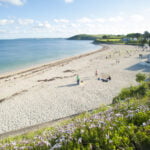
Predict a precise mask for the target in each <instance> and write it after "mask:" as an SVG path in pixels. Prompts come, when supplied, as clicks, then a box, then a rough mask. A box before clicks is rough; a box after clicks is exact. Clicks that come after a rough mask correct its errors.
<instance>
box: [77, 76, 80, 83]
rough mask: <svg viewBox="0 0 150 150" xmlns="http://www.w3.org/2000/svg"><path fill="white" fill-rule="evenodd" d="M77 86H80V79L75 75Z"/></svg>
mask: <svg viewBox="0 0 150 150" xmlns="http://www.w3.org/2000/svg"><path fill="white" fill-rule="evenodd" d="M76 78H77V85H79V84H80V77H79V75H77V77H76Z"/></svg>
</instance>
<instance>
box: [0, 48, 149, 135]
mask: <svg viewBox="0 0 150 150" xmlns="http://www.w3.org/2000/svg"><path fill="white" fill-rule="evenodd" d="M103 46H104V47H103V49H101V50H98V51H94V52H91V53H87V54H83V55H78V56H74V57H70V58H66V59H63V60H59V61H55V62H52V63H50V64H45V65H41V66H38V67H35V68H30V69H27V70H22V71H20V72H14V73H10V74H7V75H3V76H0V133H5V132H8V131H12V130H18V129H21V128H24V127H28V126H31V125H36V124H40V123H44V122H47V121H51V120H55V119H58V118H62V117H66V116H69V115H73V114H76V113H80V112H83V111H87V110H90V109H95V108H98V107H99V106H101V105H103V104H110V103H111V102H112V99H113V97H114V96H116V95H117V94H118V93H119V92H120V90H121V89H122V88H124V87H128V86H131V85H136V84H137V83H136V81H135V75H136V74H137V73H138V72H145V73H149V71H150V67H148V66H147V67H146V66H144V65H141V64H140V61H141V60H139V58H138V56H139V54H143V55H144V56H145V58H146V55H147V54H148V53H149V52H145V51H141V48H137V47H136V46H127V45H103ZM106 56H107V59H106ZM117 61H119V63H116V62H117ZM96 70H98V77H102V76H104V75H105V74H106V75H110V76H111V77H112V80H111V81H109V82H102V81H99V80H97V77H95V71H96ZM77 74H78V75H79V76H80V79H81V80H82V81H83V83H82V84H80V85H79V86H78V85H76V75H77Z"/></svg>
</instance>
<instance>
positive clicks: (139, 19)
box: [130, 14, 144, 22]
mask: <svg viewBox="0 0 150 150" xmlns="http://www.w3.org/2000/svg"><path fill="white" fill-rule="evenodd" d="M130 18H131V20H132V21H135V22H141V21H143V20H144V17H143V16H142V15H138V14H135V15H132V16H131V17H130Z"/></svg>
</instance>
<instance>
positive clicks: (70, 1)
mask: <svg viewBox="0 0 150 150" xmlns="http://www.w3.org/2000/svg"><path fill="white" fill-rule="evenodd" d="M65 2H66V3H72V2H74V0H65Z"/></svg>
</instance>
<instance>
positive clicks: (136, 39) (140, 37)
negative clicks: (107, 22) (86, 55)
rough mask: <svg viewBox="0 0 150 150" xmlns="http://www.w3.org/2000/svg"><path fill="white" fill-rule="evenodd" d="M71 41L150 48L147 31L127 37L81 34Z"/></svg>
mask: <svg viewBox="0 0 150 150" xmlns="http://www.w3.org/2000/svg"><path fill="white" fill-rule="evenodd" d="M68 39H69V40H93V43H94V44H100V43H102V44H127V45H141V46H144V45H145V44H148V45H149V46H150V33H149V32H148V31H145V32H144V33H143V34H141V33H129V34H127V35H108V34H106V35H104V34H101V35H88V34H80V35H75V36H73V37H70V38H68Z"/></svg>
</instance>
